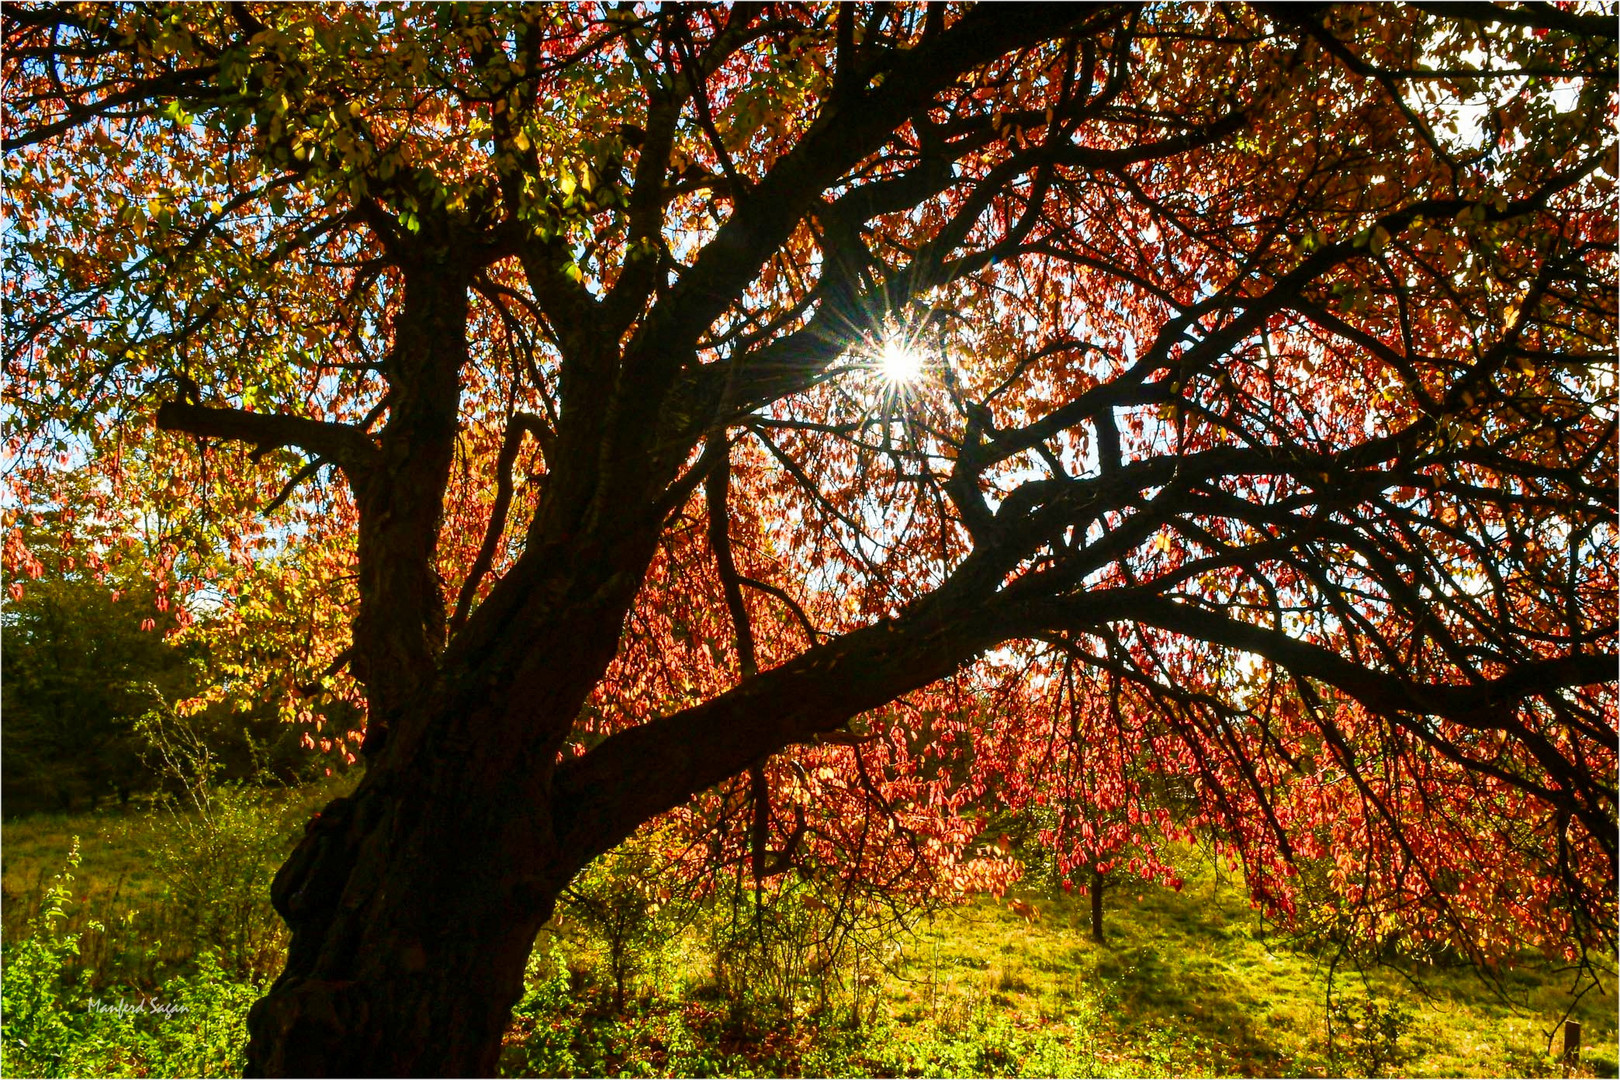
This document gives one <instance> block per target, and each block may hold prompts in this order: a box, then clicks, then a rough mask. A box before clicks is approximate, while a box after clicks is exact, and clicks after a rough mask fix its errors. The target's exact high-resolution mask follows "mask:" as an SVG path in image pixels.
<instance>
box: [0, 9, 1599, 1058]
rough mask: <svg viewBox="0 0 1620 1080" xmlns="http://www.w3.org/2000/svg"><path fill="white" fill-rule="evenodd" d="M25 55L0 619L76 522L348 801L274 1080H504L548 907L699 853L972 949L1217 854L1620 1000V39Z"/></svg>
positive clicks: (906, 24) (266, 1048) (1456, 13)
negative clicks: (46, 541) (1618, 703)
mask: <svg viewBox="0 0 1620 1080" xmlns="http://www.w3.org/2000/svg"><path fill="white" fill-rule="evenodd" d="M4 43H5V46H6V49H5V60H4V64H5V79H6V82H5V85H6V90H5V95H6V105H7V110H6V116H5V120H4V147H5V155H6V175H7V181H8V183H7V186H6V192H5V206H6V211H7V218H8V222H9V236H8V241H7V245H6V255H5V258H6V269H7V274H6V284H5V289H6V294H5V295H6V300H7V304H6V308H7V314H6V318H5V364H6V373H7V382H8V386H7V389H6V391H5V395H6V396H5V399H4V400H5V409H6V413H7V417H8V420H9V425H8V426H9V440H10V441H9V443H8V462H9V473H8V479H9V483H10V489H9V493H8V495H7V503H6V507H7V512H8V514H9V515H12V517H11V519H10V522H9V523H8V533H7V536H6V541H5V560H6V563H5V565H6V570H7V571H8V574H9V575H10V578H11V580H12V589H13V595H17V591H18V590H19V589H22V590H26V588H27V580H26V579H27V578H28V576H29V574H30V571H31V569H32V568H33V567H36V566H37V565H38V554H37V551H36V548H37V547H38V544H39V542H40V536H41V535H42V534H41V533H40V532H39V531H38V530H37V529H36V530H35V531H34V532H32V533H30V534H28V537H27V538H25V534H24V532H23V530H22V529H21V527H20V522H22V520H23V518H24V516H25V515H34V514H39V513H41V512H42V511H45V510H53V512H54V511H56V510H58V509H59V508H60V507H63V506H69V505H71V506H72V507H74V508H75V510H74V514H71V515H66V516H64V515H60V514H59V513H58V516H56V517H53V518H51V519H50V520H52V521H53V522H60V532H59V535H57V536H56V537H55V542H57V543H59V544H61V545H62V546H63V547H64V548H74V549H75V550H79V549H81V548H82V549H83V550H84V551H85V552H86V553H87V555H89V556H94V558H95V559H97V560H105V559H107V558H110V557H114V556H115V555H116V557H119V558H124V559H127V560H134V561H136V562H138V563H140V565H141V566H142V567H144V569H145V573H146V576H147V577H149V578H150V579H151V580H152V581H153V583H154V586H155V587H156V588H157V590H158V593H157V595H158V597H159V601H158V602H159V603H160V604H163V605H165V608H166V609H167V606H168V605H175V606H176V609H177V610H179V611H181V612H182V613H187V612H195V611H199V610H202V608H204V607H206V608H207V610H208V611H209V612H210V613H211V614H213V615H215V616H216V618H217V619H222V620H226V621H228V622H229V623H230V625H231V626H232V627H234V629H233V630H232V633H233V634H234V635H235V639H234V640H237V641H238V642H239V643H240V648H241V649H242V650H243V656H244V658H249V657H252V656H254V655H258V656H263V655H267V654H265V653H263V652H258V653H255V652H254V644H253V643H254V642H256V641H261V640H266V639H275V640H277V641H279V642H281V643H283V644H286V643H289V642H291V643H294V644H295V645H296V647H292V648H282V649H280V650H279V651H277V652H276V653H275V655H278V656H287V657H289V658H290V659H289V660H287V661H286V663H285V664H282V665H279V666H278V669H277V670H273V671H267V670H262V669H258V668H256V667H255V665H254V664H253V663H252V662H251V660H250V659H245V661H244V663H243V664H241V665H240V669H241V678H242V680H243V681H244V682H251V681H254V680H257V681H258V683H259V684H262V687H268V688H269V691H270V692H274V693H276V694H279V695H280V696H281V698H282V700H283V702H284V706H285V711H286V713H287V715H288V717H289V718H290V719H293V720H296V721H301V722H304V723H307V724H310V725H321V726H322V730H321V731H320V735H319V737H320V738H323V739H326V740H332V739H336V740H338V745H339V746H340V748H343V749H346V750H347V751H348V752H350V753H356V752H361V753H363V756H364V757H365V759H366V777H365V779H364V780H363V781H362V783H361V786H360V788H359V789H358V790H357V792H356V794H355V795H354V796H353V797H352V798H349V799H344V800H339V801H338V802H337V803H334V804H333V805H332V806H331V807H329V808H328V809H327V811H325V812H324V813H323V814H322V815H321V818H320V819H319V820H318V821H317V822H315V823H313V824H312V826H311V829H310V832H309V835H308V837H307V838H306V840H305V842H304V844H303V846H302V847H301V848H300V849H299V852H298V853H297V854H295V855H294V856H293V858H292V860H291V861H289V863H288V865H287V867H285V868H284V869H283V871H282V873H281V875H279V876H278V878H277V883H276V889H275V897H276V902H277V905H278V908H279V909H280V910H281V911H282V913H283V914H284V915H285V916H286V917H287V919H288V921H289V923H290V924H291V925H292V927H293V930H294V937H293V946H292V950H291V953H290V955H289V960H288V966H287V969H286V972H285V973H284V974H283V976H282V978H281V979H280V980H279V981H278V983H277V984H276V987H275V988H274V990H273V991H272V992H271V993H270V995H269V996H268V997H267V998H266V1000H265V1001H264V1002H262V1003H261V1004H260V1006H259V1007H258V1008H257V1009H256V1011H255V1014H254V1021H253V1027H254V1047H253V1050H252V1061H253V1066H252V1067H253V1068H254V1069H255V1070H260V1071H269V1072H276V1071H291V1072H303V1073H305V1074H314V1073H316V1072H325V1071H339V1072H341V1071H343V1070H345V1069H360V1070H382V1071H394V1072H396V1073H399V1072H404V1071H410V1072H415V1071H435V1070H440V1071H458V1070H459V1071H460V1072H462V1073H466V1072H468V1071H476V1070H480V1069H483V1070H487V1069H491V1068H493V1061H494V1059H493V1056H492V1055H493V1053H494V1052H495V1049H497V1048H498V1039H499V1033H500V1029H501V1026H502V1025H504V1023H505V1018H506V1015H507V1010H508V1008H509V1006H510V1003H511V1000H512V998H513V997H514V996H515V994H516V986H517V985H518V981H519V980H520V979H521V974H522V957H523V955H525V954H526V951H527V948H528V943H529V942H531V941H532V939H533V935H534V932H535V929H536V928H537V927H538V926H539V925H540V923H541V922H543V921H544V919H545V918H546V917H547V916H548V915H549V914H550V911H551V908H552V905H553V903H554V901H555V898H556V896H557V893H558V891H559V890H560V889H561V888H563V887H564V886H565V885H566V884H567V882H568V880H569V879H570V878H571V877H572V876H573V875H574V873H575V872H577V871H578V869H579V868H580V867H581V866H583V865H585V864H586V863H587V862H588V861H589V860H590V859H591V858H593V857H595V856H596V855H598V854H600V853H602V852H604V851H606V850H608V849H610V848H612V847H613V846H614V845H615V844H617V843H618V842H620V841H621V840H622V839H623V838H625V837H626V836H628V835H630V833H631V832H633V831H634V830H635V829H636V828H637V827H639V826H640V825H642V824H643V823H645V822H647V821H649V820H651V819H653V818H655V817H658V816H659V815H665V814H674V815H675V818H676V820H677V821H679V822H680V823H681V827H682V828H685V829H686V830H688V833H689V835H691V836H694V837H704V838H707V847H706V848H705V850H706V851H707V852H708V857H712V858H716V859H719V860H720V861H722V862H724V861H732V862H741V863H742V864H744V865H745V866H746V867H747V868H748V870H749V872H750V873H751V874H752V875H753V876H754V877H755V878H756V879H760V880H763V879H764V878H766V877H768V876H770V875H772V874H774V873H782V872H787V871H789V870H796V871H797V872H800V873H826V874H834V875H840V874H841V875H846V876H848V877H850V878H863V879H871V878H873V877H874V876H875V877H878V878H884V879H885V880H887V881H888V882H889V884H890V885H892V886H893V887H905V888H911V889H918V890H924V891H927V890H943V891H950V890H959V889H962V888H967V887H974V886H984V887H994V886H996V885H997V884H998V883H1002V882H1005V880H1006V879H1007V877H1008V876H1009V875H1010V874H1011V873H1013V872H1015V870H1014V868H1013V866H1012V865H1011V863H1010V862H1009V860H1007V859H1006V858H1005V856H1004V853H1003V852H1002V851H1001V850H1000V849H998V848H997V847H995V846H994V845H991V844H987V843H986V838H985V837H984V836H982V835H981V830H982V828H983V822H982V820H981V815H982V813H983V811H984V810H985V808H987V807H994V806H1013V807H1025V806H1035V805H1039V806H1042V807H1045V808H1046V809H1047V811H1048V813H1047V817H1046V820H1047V825H1048V829H1047V838H1048V840H1049V842H1051V843H1053V844H1055V845H1057V846H1059V847H1060V848H1061V850H1062V851H1063V855H1062V860H1061V861H1062V865H1063V867H1064V869H1065V872H1067V871H1070V870H1073V871H1075V872H1079V869H1080V868H1093V867H1096V866H1098V865H1100V864H1103V863H1106V862H1108V861H1110V860H1111V859H1114V858H1116V857H1119V858H1126V857H1134V858H1135V859H1136V860H1137V869H1138V870H1139V871H1140V872H1142V873H1146V874H1150V875H1158V876H1162V877H1166V878H1168V877H1169V876H1170V875H1171V871H1170V869H1169V867H1168V864H1167V863H1166V862H1165V861H1164V859H1163V858H1162V853H1161V852H1160V851H1159V850H1158V849H1157V848H1156V847H1155V844H1157V843H1162V841H1163V839H1164V838H1166V837H1171V838H1173V837H1176V836H1185V835H1189V834H1190V833H1191V832H1192V831H1193V830H1198V831H1201V832H1206V833H1210V834H1213V835H1217V836H1219V837H1220V838H1221V843H1222V844H1223V845H1224V850H1226V851H1227V853H1228V854H1229V855H1230V856H1231V857H1232V858H1234V859H1241V860H1242V861H1243V863H1244V864H1245V867H1246V869H1247V870H1248V872H1249V875H1250V883H1251V887H1252V888H1254V889H1255V891H1256V893H1257V895H1258V896H1260V897H1262V898H1264V899H1265V900H1266V901H1267V902H1269V903H1271V904H1273V905H1275V906H1277V907H1279V908H1282V909H1284V910H1287V909H1288V908H1289V907H1290V905H1291V904H1292V903H1293V902H1294V898H1295V895H1296V893H1295V890H1296V887H1297V881H1298V878H1297V876H1296V875H1297V874H1298V873H1299V870H1300V868H1301V867H1311V868H1313V869H1312V872H1313V873H1319V874H1325V875H1326V879H1327V880H1328V881H1329V883H1330V885H1331V888H1330V890H1329V893H1330V894H1331V895H1332V896H1333V897H1335V898H1336V899H1335V902H1336V903H1340V904H1342V905H1343V907H1344V911H1345V913H1346V916H1347V917H1348V918H1349V919H1350V920H1351V921H1352V922H1353V923H1354V924H1355V925H1356V927H1357V929H1358V930H1359V931H1361V932H1364V933H1366V934H1369V935H1377V936H1382V935H1387V934H1390V933H1392V932H1398V933H1400V934H1403V935H1406V936H1408V937H1410V938H1411V939H1412V940H1415V941H1418V942H1421V943H1427V945H1429V946H1434V947H1448V948H1453V949H1457V950H1459V951H1461V952H1463V953H1465V954H1467V955H1471V956H1475V957H1480V958H1483V957H1488V956H1492V955H1496V954H1499V953H1500V952H1502V951H1504V950H1506V949H1508V948H1509V947H1510V946H1512V945H1515V944H1516V943H1518V942H1519V941H1529V942H1534V943H1537V944H1540V945H1542V946H1544V947H1546V948H1548V949H1552V950H1559V951H1564V952H1567V953H1568V954H1569V955H1571V956H1576V957H1578V956H1580V955H1581V953H1582V951H1583V950H1584V949H1586V948H1589V947H1592V946H1594V945H1603V946H1605V947H1609V946H1612V943H1613V940H1614V923H1615V918H1616V908H1615V884H1614V883H1615V874H1616V867H1615V855H1616V850H1615V849H1616V786H1615V767H1616V749H1617V735H1616V714H1615V674H1616V664H1617V658H1616V652H1615V618H1616V580H1615V567H1616V539H1617V536H1616V510H1615V506H1614V491H1615V485H1616V472H1615V435H1616V426H1615V425H1616V420H1615V374H1614V352H1613V345H1614V340H1615V330H1616V319H1615V288H1614V252H1615V242H1616V232H1615V221H1614V214H1613V199H1614V174H1615V162H1614V158H1615V141H1614V134H1613V132H1614V117H1615V110H1616V93H1615V90H1616V86H1615V71H1616V68H1615V32H1614V19H1613V13H1612V12H1602V11H1590V12H1584V11H1580V10H1573V9H1566V8H1565V7H1563V6H1558V5H1544V4H1520V5H1514V6H1495V5H1491V4H1485V3H1462V4H1445V5H1441V4H1428V3H1416V4H1407V5H1402V6H1393V5H1376V6H1375V5H1270V4H1261V3H1254V4H1247V5H1238V4H1231V5H1225V4H1222V5H1197V4H1174V5H1148V6H1139V5H1130V4H1117V5H1116V4H1098V5H1085V6H1071V5H1065V4H1037V5H1021V4H995V5H979V4H971V3H931V4H913V5H899V4H888V3H876V4H865V3H862V4H798V3H762V4H751V3H738V4H732V5H719V4H708V3H693V4H686V5H660V6H654V5H639V4H611V5H596V4H580V5H567V6H564V5H504V4H478V3H473V4H457V5H387V4H384V5H358V4H352V5H344V4H311V5H297V6H293V5H260V4H158V3H141V4H115V5H100V4H71V3H64V4H15V5H8V6H7V8H6V10H5V13H4ZM75 515H76V516H75ZM123 535H139V536H140V537H141V538H142V543H141V544H139V545H134V546H130V545H122V546H120V544H119V543H117V542H116V541H117V538H118V537H119V536H123ZM75 545H77V547H75ZM117 553H122V554H117ZM220 692H221V693H224V692H227V691H220ZM349 700H353V701H357V702H363V703H364V706H365V709H366V717H367V718H366V723H365V727H364V732H363V734H362V733H361V732H344V731H333V730H332V729H331V728H330V727H326V726H325V725H326V724H327V719H326V713H325V712H324V711H323V710H324V709H325V708H326V706H325V705H323V702H327V701H349ZM332 715H333V716H337V715H345V716H346V715H348V714H347V713H339V712H337V711H335V710H334V712H333V714H332ZM1155 838H1157V839H1155ZM1132 843H1135V844H1137V845H1139V846H1137V847H1135V848H1131V849H1130V850H1131V851H1133V852H1134V855H1127V854H1125V853H1126V851H1127V845H1129V844H1132ZM885 875H887V877H886V878H885ZM1504 921H1506V922H1509V923H1511V924H1512V926H1513V928H1514V929H1513V931H1512V934H1511V935H1509V934H1508V933H1507V932H1506V931H1505V930H1504V927H1503V923H1504ZM447 927H453V928H454V930H453V931H452V930H449V929H446V928H447ZM1510 936H1511V937H1512V940H1510ZM424 1018H425V1019H424Z"/></svg>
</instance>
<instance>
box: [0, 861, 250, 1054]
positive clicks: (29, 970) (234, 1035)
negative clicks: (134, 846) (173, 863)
mask: <svg viewBox="0 0 1620 1080" xmlns="http://www.w3.org/2000/svg"><path fill="white" fill-rule="evenodd" d="M78 864H79V854H78V842H77V840H75V841H74V846H73V849H72V851H70V852H69V855H68V859H67V867H66V868H65V869H64V870H63V871H62V872H61V873H60V874H58V875H57V876H56V878H55V879H54V880H53V881H52V884H51V887H50V888H49V890H47V892H46V895H45V901H44V903H43V905H42V907H41V909H40V912H39V914H38V915H37V916H36V917H35V919H34V922H33V924H32V926H31V930H32V933H31V934H30V935H29V936H27V937H25V938H23V939H22V940H21V941H16V942H7V943H5V946H4V949H3V959H4V965H3V967H0V1008H3V1010H4V1013H5V1021H6V1022H5V1027H4V1030H3V1031H0V1072H3V1073H4V1074H5V1075H6V1076H137V1075H141V1076H237V1075H240V1074H241V1071H242V1068H243V1066H244V1065H245V1064H246V1058H245V1056H244V1053H243V1051H244V1048H245V1047H246V1044H247V1013H248V1009H249V1008H250V1007H251V1006H252V1004H253V1002H254V1000H255V999H257V998H258V996H259V993H260V991H259V989H258V987H256V986H254V985H252V984H250V983H245V982H241V981H236V980H234V979H232V978H231V977H230V976H229V975H228V974H227V973H226V972H225V971H224V970H223V969H221V967H220V966H219V963H218V961H217V960H216V958H215V957H214V955H213V954H212V953H207V952H205V953H203V954H201V955H200V956H199V957H198V959H197V963H196V965H195V968H194V970H193V971H191V972H190V973H188V974H186V975H183V976H179V977H176V978H173V979H171V980H169V981H168V982H166V983H165V984H164V985H163V987H162V989H161V990H160V992H158V993H156V994H142V993H140V992H138V991H135V990H130V991H127V992H124V993H116V992H113V993H109V992H98V991H96V990H94V989H93V988H92V985H91V981H90V980H89V979H88V978H85V977H82V975H81V976H80V977H74V975H73V972H74V971H75V970H76V966H75V965H74V963H73V961H74V960H75V959H76V958H77V956H78V952H79V935H78V934H68V933H64V932H63V930H62V927H61V925H60V924H61V923H63V922H65V921H66V919H67V917H68V907H69V905H70V903H71V901H72V895H73V894H72V888H71V882H72V881H73V874H72V870H73V869H74V868H75V867H77V866H78ZM92 925H93V926H94V927H95V928H96V929H97V930H101V931H104V930H105V927H103V926H101V925H100V924H99V923H98V924H92Z"/></svg>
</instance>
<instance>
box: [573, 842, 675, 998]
mask: <svg viewBox="0 0 1620 1080" xmlns="http://www.w3.org/2000/svg"><path fill="white" fill-rule="evenodd" d="M663 839H664V838H663V836H662V835H661V834H660V833H658V832H656V831H652V832H645V833H638V834H636V836H634V837H632V838H631V839H630V840H627V841H626V842H625V843H623V844H621V845H620V846H619V847H618V848H616V849H614V850H613V851H611V852H609V853H607V854H606V855H603V856H601V857H600V858H598V859H597V860H596V861H595V862H593V863H592V864H591V865H590V866H588V867H586V868H585V870H584V871H583V872H582V873H581V874H580V875H579V877H578V878H576V879H575V880H574V882H573V884H571V885H570V886H569V887H568V888H567V890H565V891H564V893H563V896H562V920H561V921H563V922H565V923H567V922H571V923H573V924H574V925H575V926H576V927H578V928H579V929H580V930H581V931H583V936H584V937H585V938H586V939H587V941H588V942H589V943H590V944H592V945H594V946H595V947H596V948H597V949H599V950H600V952H601V955H602V959H603V961H604V963H605V965H606V967H607V976H608V980H609V982H610V983H611V984H612V987H613V1008H614V1009H615V1010H616V1011H618V1012H623V1011H624V1009H625V1005H626V1004H627V1001H628V996H629V992H630V991H631V990H632V989H633V988H634V986H635V983H636V981H637V980H638V979H639V978H640V977H641V976H642V975H644V974H646V973H647V972H648V971H649V970H650V969H652V968H654V967H656V966H658V965H659V963H660V962H661V960H662V959H663V957H664V955H665V952H666V949H667V947H668V946H669V944H670V942H671V940H672V939H673V938H674V937H675V936H676V935H678V934H679V932H680V931H681V930H682V929H683V928H684V927H685V925H686V923H687V922H688V921H690V918H691V914H692V908H691V905H690V904H689V903H688V902H687V901H686V900H685V898H684V897H681V896H678V895H675V894H674V893H673V892H672V890H671V889H670V888H669V887H668V886H665V885H661V884H660V882H666V881H669V880H672V879H673V878H674V876H675V875H673V874H672V873H670V872H669V871H670V867H669V865H668V860H667V859H666V858H665V856H664V854H663Z"/></svg>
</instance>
